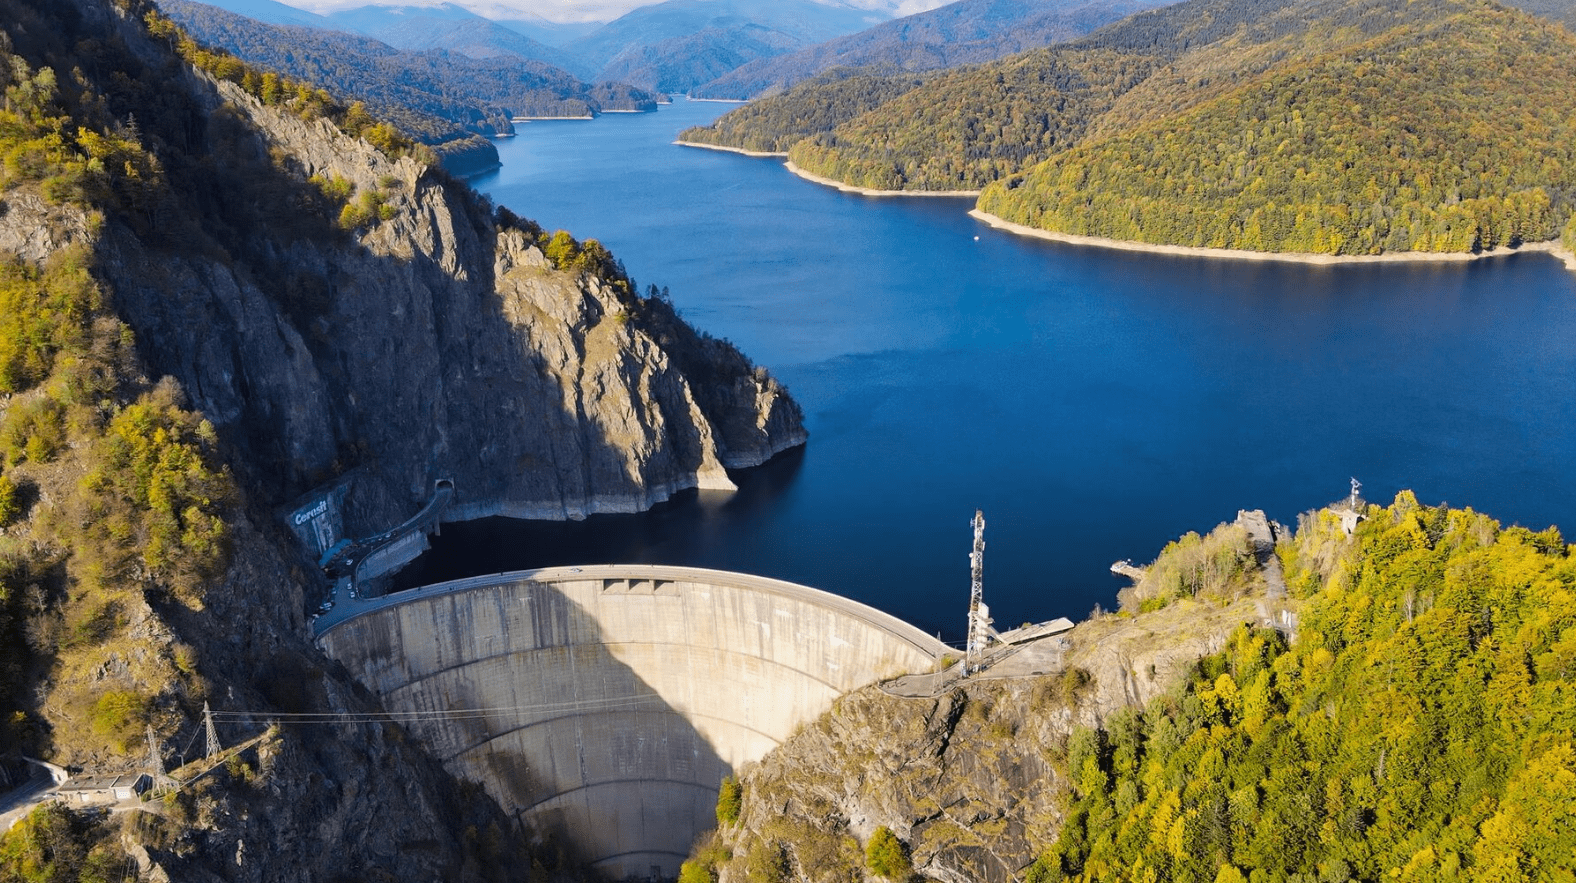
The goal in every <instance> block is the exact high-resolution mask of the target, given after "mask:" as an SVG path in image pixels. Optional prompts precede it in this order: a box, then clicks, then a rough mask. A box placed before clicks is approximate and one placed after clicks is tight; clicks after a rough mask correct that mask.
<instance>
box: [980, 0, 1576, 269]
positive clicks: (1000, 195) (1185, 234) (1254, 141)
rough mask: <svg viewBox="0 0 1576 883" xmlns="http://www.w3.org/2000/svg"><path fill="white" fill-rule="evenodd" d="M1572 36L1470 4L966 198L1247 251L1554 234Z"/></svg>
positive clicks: (1573, 168)
mask: <svg viewBox="0 0 1576 883" xmlns="http://www.w3.org/2000/svg"><path fill="white" fill-rule="evenodd" d="M1573 57H1576V38H1573V37H1572V35H1571V34H1570V32H1568V31H1566V30H1565V29H1564V28H1562V27H1559V26H1556V25H1551V24H1547V23H1545V22H1541V21H1538V20H1536V19H1533V18H1531V17H1529V16H1526V15H1524V14H1520V13H1516V12H1513V11H1510V10H1503V9H1477V10H1473V11H1471V12H1469V13H1463V14H1460V15H1455V16H1451V17H1449V18H1446V19H1444V20H1442V21H1439V22H1436V23H1432V24H1429V25H1426V26H1420V27H1404V28H1398V29H1396V30H1395V31H1392V32H1390V33H1388V34H1386V35H1384V36H1382V37H1380V38H1378V39H1376V40H1374V41H1372V42H1369V43H1367V44H1364V45H1362V46H1359V47H1356V48H1353V49H1350V50H1346V51H1343V52H1339V53H1332V54H1330V55H1327V56H1324V57H1321V58H1319V59H1316V60H1315V61H1313V62H1310V63H1307V64H1303V65H1299V66H1297V67H1295V68H1293V69H1291V70H1287V71H1281V72H1276V73H1273V74H1271V75H1269V76H1266V77H1264V78H1263V79H1261V80H1259V81H1257V82H1255V83H1252V84H1251V85H1248V86H1246V87H1243V88H1241V89H1239V90H1237V91H1234V92H1232V93H1230V94H1228V95H1226V96H1223V97H1221V98H1218V99H1215V100H1213V101H1210V102H1208V103H1207V104H1204V105H1202V106H1200V107H1198V108H1196V109H1194V110H1192V111H1190V112H1187V113H1184V114H1181V115H1178V116H1175V117H1172V118H1168V119H1166V120H1165V121H1164V123H1163V124H1151V125H1148V126H1145V127H1143V128H1141V129H1139V130H1138V131H1135V132H1132V133H1130V134H1126V135H1123V136H1119V137H1113V138H1109V139H1106V140H1103V141H1099V142H1097V143H1094V144H1091V145H1087V146H1081V147H1078V148H1075V149H1073V150H1069V151H1066V152H1064V153H1061V154H1058V155H1056V156H1054V157H1052V158H1051V159H1050V160H1048V161H1046V162H1045V163H1044V164H1042V165H1040V166H1037V167H1035V168H1033V169H1031V170H1030V171H1029V172H1028V173H1026V174H1025V175H1023V176H1021V177H1019V178H1013V179H1010V180H1008V181H1006V182H1003V183H1000V184H996V185H994V186H992V187H991V188H990V189H989V190H987V192H986V193H985V194H984V195H983V196H982V197H981V199H980V208H981V209H982V210H984V211H986V212H989V213H991V214H994V215H998V216H1000V217H1002V218H1005V219H1007V220H1011V221H1015V222H1017V223H1021V224H1027V225H1030V226H1034V227H1041V228H1044V229H1048V230H1055V231H1059V232H1066V233H1077V234H1089V235H1095V236H1105V237H1111V238H1117V239H1127V240H1137V241H1142V242H1154V243H1170V244H1182V245H1194V246H1210V247H1219V248H1238V249H1248V250H1253V251H1293V252H1313V253H1319V254H1378V253H1380V252H1384V251H1439V252H1445V251H1452V252H1460V251H1476V250H1480V249H1491V248H1495V247H1498V246H1503V245H1511V246H1514V245H1520V244H1521V243H1523V242H1534V241H1542V240H1547V239H1553V238H1556V237H1557V236H1558V235H1559V234H1560V232H1561V229H1562V227H1563V222H1564V221H1565V219H1566V218H1567V217H1569V214H1570V209H1571V205H1572V200H1573V198H1576V77H1573V76H1572V69H1571V66H1570V64H1569V62H1570V59H1571V58H1573Z"/></svg>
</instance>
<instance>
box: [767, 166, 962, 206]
mask: <svg viewBox="0 0 1576 883" xmlns="http://www.w3.org/2000/svg"><path fill="white" fill-rule="evenodd" d="M783 166H784V167H785V168H787V169H788V171H790V172H793V173H794V174H795V175H798V176H799V177H801V178H803V179H805V180H806V181H811V182H814V183H816V184H821V185H823V186H826V187H835V188H837V189H838V190H841V191H843V192H844V193H857V194H859V195H860V196H876V197H886V196H926V197H936V196H942V197H946V196H952V197H962V196H966V197H968V198H970V199H978V198H979V195H980V191H978V190H875V189H872V188H870V187H856V186H854V185H852V184H844V183H843V182H842V181H838V180H835V179H832V178H823V177H821V176H820V175H817V174H815V173H813V172H807V171H805V170H804V169H801V168H799V167H798V166H796V165H794V164H793V163H792V162H791V161H790V162H785V163H783Z"/></svg>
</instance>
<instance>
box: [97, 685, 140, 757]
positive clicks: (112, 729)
mask: <svg viewBox="0 0 1576 883" xmlns="http://www.w3.org/2000/svg"><path fill="white" fill-rule="evenodd" d="M152 704H153V703H152V702H151V701H150V700H149V699H148V698H147V697H146V696H143V695H142V694H141V693H137V692H135V691H133V690H111V691H110V692H108V693H105V694H104V695H103V696H100V697H99V698H98V701H97V702H95V703H93V713H92V717H91V724H90V726H91V727H92V729H93V734H94V735H96V736H104V737H106V738H108V739H110V740H112V741H114V742H115V743H116V744H117V746H118V747H119V748H120V750H121V751H130V750H131V746H133V745H135V744H136V742H137V740H138V739H139V738H141V737H142V728H143V727H144V726H146V725H147V723H148V712H149V710H150V708H151V706H152Z"/></svg>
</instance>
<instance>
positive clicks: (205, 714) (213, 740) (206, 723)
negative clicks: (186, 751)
mask: <svg viewBox="0 0 1576 883" xmlns="http://www.w3.org/2000/svg"><path fill="white" fill-rule="evenodd" d="M202 726H203V730H204V733H205V735H206V736H207V737H208V745H207V748H208V753H207V754H206V755H205V756H206V757H213V756H214V755H215V754H218V753H219V752H220V751H223V750H224V747H223V746H222V745H220V744H219V731H218V730H216V729H214V726H213V709H211V708H209V707H208V702H207V701H206V700H204V701H203V704H202Z"/></svg>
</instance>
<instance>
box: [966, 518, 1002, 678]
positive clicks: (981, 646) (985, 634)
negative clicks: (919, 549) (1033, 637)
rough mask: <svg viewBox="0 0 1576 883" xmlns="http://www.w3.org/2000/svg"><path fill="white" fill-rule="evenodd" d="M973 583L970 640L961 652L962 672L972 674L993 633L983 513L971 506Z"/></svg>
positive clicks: (983, 657) (983, 656)
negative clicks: (988, 595) (986, 572)
mask: <svg viewBox="0 0 1576 883" xmlns="http://www.w3.org/2000/svg"><path fill="white" fill-rule="evenodd" d="M969 570H970V574H971V576H972V584H971V586H970V588H969V641H968V645H967V648H966V649H965V650H964V653H963V673H964V674H973V673H974V672H975V671H977V670H978V669H979V667H980V666H981V665H983V664H984V662H985V649H986V647H987V646H989V644H990V642H991V640H992V639H993V638H995V637H996V630H995V629H993V628H991V618H990V608H989V607H987V606H986V605H985V513H984V512H982V511H981V510H979V509H975V510H974V551H972V552H970V553H969Z"/></svg>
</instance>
